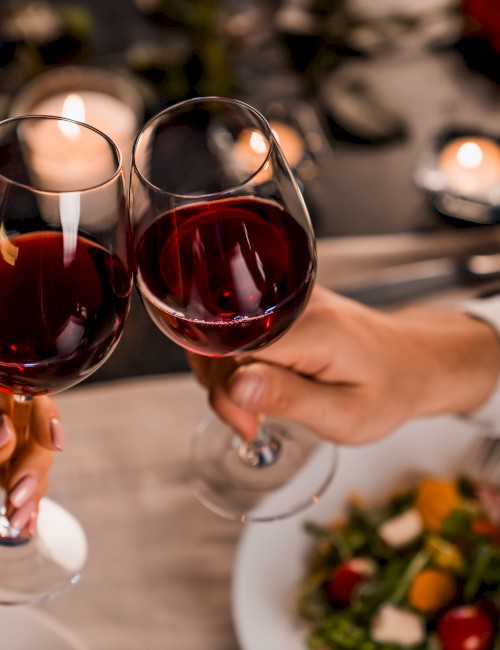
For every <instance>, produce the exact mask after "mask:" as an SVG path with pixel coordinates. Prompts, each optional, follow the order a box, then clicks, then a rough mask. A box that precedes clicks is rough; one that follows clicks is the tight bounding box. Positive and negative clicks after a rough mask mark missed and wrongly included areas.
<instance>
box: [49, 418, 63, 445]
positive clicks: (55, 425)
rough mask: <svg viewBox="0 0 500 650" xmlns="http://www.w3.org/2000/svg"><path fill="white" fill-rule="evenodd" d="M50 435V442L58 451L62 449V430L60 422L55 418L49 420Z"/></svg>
mask: <svg viewBox="0 0 500 650" xmlns="http://www.w3.org/2000/svg"><path fill="white" fill-rule="evenodd" d="M50 436H51V438H52V444H53V445H54V447H55V448H56V449H59V451H63V449H64V431H63V428H62V424H61V423H60V421H59V420H58V419H57V418H52V420H51V421H50Z"/></svg>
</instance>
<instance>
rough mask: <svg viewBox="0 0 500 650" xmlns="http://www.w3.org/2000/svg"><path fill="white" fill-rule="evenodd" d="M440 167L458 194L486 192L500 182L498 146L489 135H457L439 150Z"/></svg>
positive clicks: (499, 153) (499, 152)
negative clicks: (459, 136)
mask: <svg viewBox="0 0 500 650" xmlns="http://www.w3.org/2000/svg"><path fill="white" fill-rule="evenodd" d="M439 167H440V169H441V171H442V172H443V174H444V176H445V178H446V181H447V184H448V186H449V187H450V188H451V189H452V190H453V191H455V192H457V193H459V194H460V195H462V196H468V195H472V196H474V195H482V194H487V193H488V192H489V191H490V190H492V189H494V188H495V187H497V186H498V185H499V184H500V147H499V145H498V144H497V143H496V142H495V141H494V140H491V139H490V138H484V137H461V138H457V139H455V140H452V141H451V142H449V143H448V144H447V145H446V146H445V148H444V149H443V151H442V152H441V155H440V157H439Z"/></svg>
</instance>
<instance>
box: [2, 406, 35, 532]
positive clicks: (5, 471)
mask: <svg viewBox="0 0 500 650" xmlns="http://www.w3.org/2000/svg"><path fill="white" fill-rule="evenodd" d="M32 405H33V399H32V398H31V397H30V396H28V395H14V410H13V413H12V421H13V424H14V428H15V430H16V438H17V440H16V451H18V450H19V449H21V448H22V447H23V446H24V445H25V444H26V443H27V441H28V437H29V422H30V416H31V407H32ZM15 457H16V453H15V452H14V456H13V457H12V458H11V460H10V461H9V463H7V464H6V465H5V467H4V468H2V477H1V487H0V503H1V505H0V544H7V545H12V544H22V543H24V542H26V541H27V540H28V539H29V533H27V532H24V533H23V531H21V530H19V529H18V528H16V527H14V526H12V525H11V523H10V520H9V516H8V501H9V492H8V486H9V478H10V475H11V472H12V469H13V463H14V462H15Z"/></svg>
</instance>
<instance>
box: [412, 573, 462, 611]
mask: <svg viewBox="0 0 500 650" xmlns="http://www.w3.org/2000/svg"><path fill="white" fill-rule="evenodd" d="M455 591H456V582H455V579H454V577H453V576H452V575H451V574H450V573H448V572H446V571H441V570H440V569H432V568H429V569H422V571H420V572H419V573H417V575H416V576H415V577H414V578H413V581H412V583H411V585H410V589H409V591H408V602H409V604H410V605H411V606H412V607H414V608H415V609H418V611H420V612H425V613H429V612H435V611H437V610H439V609H441V608H442V607H444V606H445V605H447V604H448V603H450V602H451V601H452V600H453V597H454V596H455Z"/></svg>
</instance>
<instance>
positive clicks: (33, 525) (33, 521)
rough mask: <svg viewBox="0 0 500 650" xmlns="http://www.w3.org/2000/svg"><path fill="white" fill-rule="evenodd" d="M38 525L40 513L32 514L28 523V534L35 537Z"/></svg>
mask: <svg viewBox="0 0 500 650" xmlns="http://www.w3.org/2000/svg"><path fill="white" fill-rule="evenodd" d="M37 525H38V512H32V513H31V517H30V520H29V523H28V533H29V534H30V535H31V537H33V535H35V534H36V530H37Z"/></svg>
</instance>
